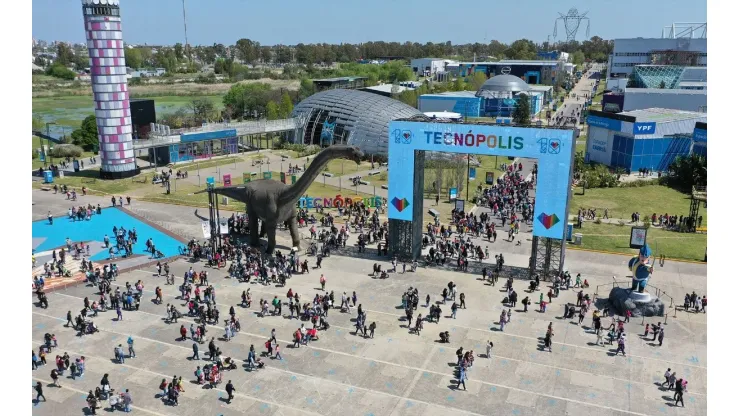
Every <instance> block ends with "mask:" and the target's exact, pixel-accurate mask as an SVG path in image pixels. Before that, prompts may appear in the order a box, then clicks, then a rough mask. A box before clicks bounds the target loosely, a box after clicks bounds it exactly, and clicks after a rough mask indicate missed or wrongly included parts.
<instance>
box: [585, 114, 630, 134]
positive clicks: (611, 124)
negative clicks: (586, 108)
mask: <svg viewBox="0 0 740 416" xmlns="http://www.w3.org/2000/svg"><path fill="white" fill-rule="evenodd" d="M586 123H588V125H589V126H594V127H602V128H605V129H607V130H614V131H622V122H621V121H619V120H612V119H610V118H604V117H598V116H588V118H587V119H586Z"/></svg>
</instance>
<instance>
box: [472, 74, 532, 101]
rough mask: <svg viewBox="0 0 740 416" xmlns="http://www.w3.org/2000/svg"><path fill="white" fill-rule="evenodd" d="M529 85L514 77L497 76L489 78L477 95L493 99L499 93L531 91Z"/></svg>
mask: <svg viewBox="0 0 740 416" xmlns="http://www.w3.org/2000/svg"><path fill="white" fill-rule="evenodd" d="M529 90H530V87H529V84H527V83H526V82H524V81H523V80H522V79H521V78H519V77H515V76H514V75H496V76H493V77H491V78H489V79H488V80H487V81H486V82H485V83H483V85H482V86H481V87H480V89H479V90H478V92H476V93H475V96H476V97H484V98H492V97H493V96H495V95H496V94H497V93H515V94H516V93H520V92H525V91H529Z"/></svg>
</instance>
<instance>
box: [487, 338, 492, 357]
mask: <svg viewBox="0 0 740 416" xmlns="http://www.w3.org/2000/svg"><path fill="white" fill-rule="evenodd" d="M492 349H493V342H491V341H488V344H486V358H491V350H492Z"/></svg>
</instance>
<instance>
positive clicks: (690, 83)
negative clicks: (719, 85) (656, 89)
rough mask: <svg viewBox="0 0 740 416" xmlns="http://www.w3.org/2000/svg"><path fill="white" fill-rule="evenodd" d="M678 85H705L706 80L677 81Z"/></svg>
mask: <svg viewBox="0 0 740 416" xmlns="http://www.w3.org/2000/svg"><path fill="white" fill-rule="evenodd" d="M678 86H679V87H704V88H706V87H707V82H706V81H681V82H679V83H678Z"/></svg>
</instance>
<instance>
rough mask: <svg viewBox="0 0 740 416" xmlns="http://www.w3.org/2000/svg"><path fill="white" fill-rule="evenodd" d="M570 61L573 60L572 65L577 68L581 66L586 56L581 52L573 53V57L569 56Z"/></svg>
mask: <svg viewBox="0 0 740 416" xmlns="http://www.w3.org/2000/svg"><path fill="white" fill-rule="evenodd" d="M571 59H572V60H573V63H574V64H575V65H577V66H581V65H583V62H584V61H585V60H586V56H585V55H584V54H583V52H581V51H575V52H574V53H573V55H571Z"/></svg>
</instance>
